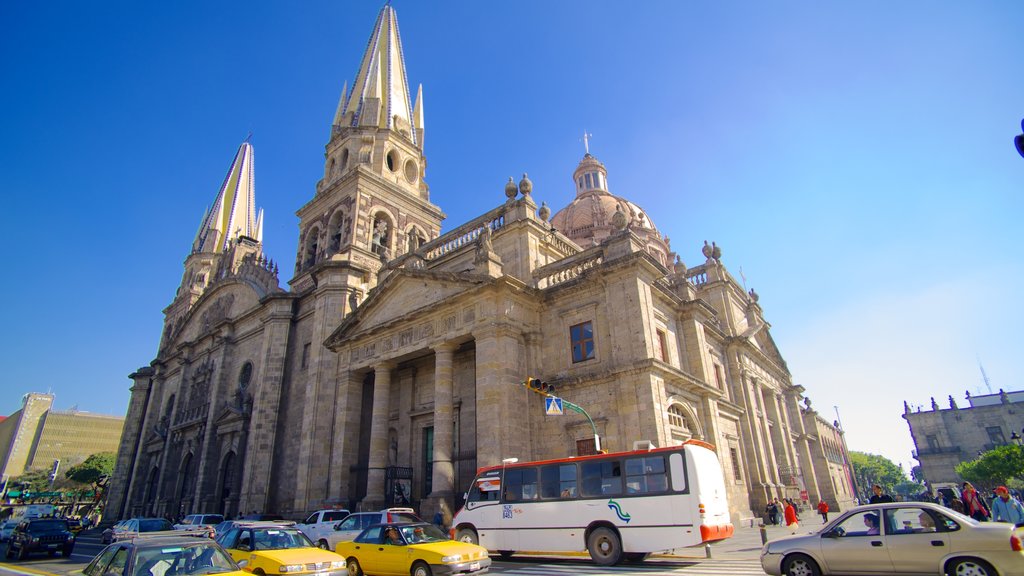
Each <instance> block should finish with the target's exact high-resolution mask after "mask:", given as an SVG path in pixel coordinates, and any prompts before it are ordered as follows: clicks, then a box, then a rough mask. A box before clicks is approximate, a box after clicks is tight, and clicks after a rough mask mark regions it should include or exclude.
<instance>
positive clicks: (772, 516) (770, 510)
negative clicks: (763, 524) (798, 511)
mask: <svg viewBox="0 0 1024 576" xmlns="http://www.w3.org/2000/svg"><path fill="white" fill-rule="evenodd" d="M764 511H765V513H766V514H767V515H768V523H769V524H778V523H779V519H778V518H776V516H777V515H778V513H779V507H778V506H776V505H775V502H774V501H773V500H769V501H768V506H766V507H765V509H764Z"/></svg>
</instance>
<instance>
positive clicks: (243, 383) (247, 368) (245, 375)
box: [238, 362, 252, 388]
mask: <svg viewBox="0 0 1024 576" xmlns="http://www.w3.org/2000/svg"><path fill="white" fill-rule="evenodd" d="M250 381H252V362H246V363H245V364H243V365H242V369H241V370H240V371H239V372H238V387H239V388H246V387H248V386H249V382H250Z"/></svg>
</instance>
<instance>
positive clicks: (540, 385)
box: [523, 377, 555, 396]
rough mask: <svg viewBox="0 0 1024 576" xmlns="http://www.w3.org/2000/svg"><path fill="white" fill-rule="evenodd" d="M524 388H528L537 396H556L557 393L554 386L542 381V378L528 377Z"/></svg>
mask: <svg viewBox="0 0 1024 576" xmlns="http://www.w3.org/2000/svg"><path fill="white" fill-rule="evenodd" d="M523 386H526V388H527V389H529V390H530V391H531V392H536V393H537V394H543V395H545V396H547V395H549V394H554V392H555V385H554V384H548V383H547V382H545V381H543V380H541V379H540V378H529V377H527V378H526V380H525V381H524V382H523Z"/></svg>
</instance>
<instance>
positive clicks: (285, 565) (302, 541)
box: [217, 522, 347, 576]
mask: <svg viewBox="0 0 1024 576" xmlns="http://www.w3.org/2000/svg"><path fill="white" fill-rule="evenodd" d="M217 542H218V543H219V544H220V545H221V546H223V547H224V549H226V550H227V551H228V554H231V557H232V558H233V559H234V560H235V561H236V562H239V563H242V562H243V561H244V562H245V564H244V565H243V566H244V568H245V571H246V572H253V573H256V574H265V575H268V576H270V575H278V574H288V575H289V576H291V575H295V574H299V575H301V574H314V575H316V576H347V575H346V574H345V560H344V558H342V557H341V556H338V555H337V554H335V553H334V552H330V551H328V550H320V549H319V548H317V547H315V546H313V543H312V542H310V540H309V538H306V536H305V535H304V534H303V533H302V532H299V531H298V530H297V529H296V528H295V527H294V526H292V525H280V524H277V525H275V524H273V523H269V522H253V523H249V524H246V523H239V524H238V525H237V526H234V527H233V528H231V529H229V530H228V531H227V532H225V533H224V534H221V535H220V536H219V537H218V538H217Z"/></svg>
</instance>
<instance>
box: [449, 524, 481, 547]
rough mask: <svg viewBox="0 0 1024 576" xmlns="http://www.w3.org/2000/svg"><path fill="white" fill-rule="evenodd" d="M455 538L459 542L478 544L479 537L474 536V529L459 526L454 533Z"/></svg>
mask: <svg viewBox="0 0 1024 576" xmlns="http://www.w3.org/2000/svg"><path fill="white" fill-rule="evenodd" d="M455 539H456V540H458V541H459V542H467V543H469V544H480V539H479V538H477V536H476V530H473V529H472V528H459V530H458V532H456V533H455Z"/></svg>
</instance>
